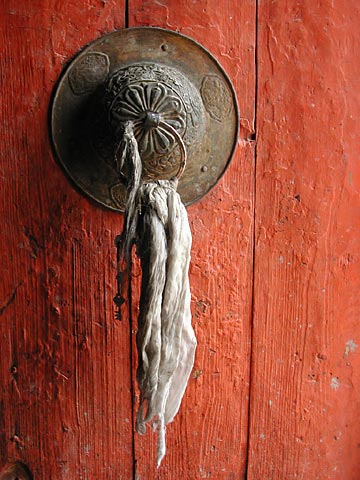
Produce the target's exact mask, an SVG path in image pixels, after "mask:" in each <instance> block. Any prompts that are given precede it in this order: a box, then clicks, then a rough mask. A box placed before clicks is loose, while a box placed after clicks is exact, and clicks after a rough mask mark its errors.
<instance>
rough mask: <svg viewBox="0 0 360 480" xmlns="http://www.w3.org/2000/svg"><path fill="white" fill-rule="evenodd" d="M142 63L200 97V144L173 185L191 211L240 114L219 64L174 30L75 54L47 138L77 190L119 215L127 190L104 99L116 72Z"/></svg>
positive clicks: (125, 33)
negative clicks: (173, 74) (171, 74)
mask: <svg viewBox="0 0 360 480" xmlns="http://www.w3.org/2000/svg"><path fill="white" fill-rule="evenodd" d="M141 63H148V64H149V63H150V64H151V63H154V64H156V65H163V66H165V67H168V68H169V69H175V70H176V71H178V72H179V73H180V74H181V76H185V77H186V78H187V79H188V81H189V82H190V83H191V85H193V86H194V88H195V89H196V90H197V92H198V94H199V95H198V97H199V98H200V99H201V102H202V105H201V118H202V124H201V125H200V126H199V128H200V129H201V131H203V134H202V135H201V141H197V142H194V144H193V145H191V144H189V145H187V149H188V160H187V165H186V169H185V171H184V173H183V175H182V177H181V179H180V182H179V187H178V191H179V193H180V195H181V198H182V201H183V202H184V203H185V204H186V205H189V204H191V203H193V202H195V201H197V200H199V199H200V198H201V197H202V196H203V195H205V194H206V193H207V192H208V191H209V190H210V189H211V188H212V187H213V186H214V185H215V184H216V183H217V182H218V180H219V179H220V177H221V176H222V175H223V173H224V171H225V170H226V168H227V166H228V164H229V162H230V160H231V157H232V154H233V152H234V149H235V146H236V142H237V134H238V110H237V103H236V97H235V93H234V90H233V87H232V85H231V82H230V80H229V79H228V77H227V75H226V74H225V72H224V71H223V69H222V68H221V66H220V65H219V63H218V62H217V61H216V60H215V58H214V57H213V56H212V55H211V54H210V53H209V52H208V51H207V50H205V49H204V48H203V47H202V46H201V45H199V44H198V43H196V42H195V41H194V40H191V39H190V38H188V37H185V36H183V35H180V34H178V33H176V32H173V31H169V30H163V29H160V28H152V27H141V28H129V29H124V30H118V31H116V32H113V33H111V34H109V35H105V36H103V37H101V38H99V39H97V40H95V41H94V42H92V43H91V44H90V45H88V46H87V47H86V48H85V49H84V50H83V51H82V52H81V53H80V54H79V55H77V56H76V58H75V59H74V60H73V61H72V62H71V63H70V65H69V66H68V68H67V69H66V71H65V72H64V74H63V76H62V78H61V80H60V82H59V83H58V85H57V88H56V91H55V95H54V100H53V105H52V112H51V134H52V141H53V145H54V149H55V152H56V155H57V157H58V159H59V161H60V163H61V164H62V166H63V167H64V169H65V170H66V172H67V173H68V175H69V176H70V177H71V179H72V180H73V181H74V182H75V184H76V185H77V186H78V187H79V188H80V189H81V190H82V191H83V192H85V193H86V194H87V195H89V196H90V197H91V198H93V199H94V200H96V201H98V202H100V203H101V204H102V205H105V206H106V207H108V208H111V209H113V210H119V211H123V209H124V208H123V207H124V202H125V199H126V189H125V187H124V185H123V184H122V183H121V182H120V180H119V177H118V174H117V173H116V171H115V168H114V163H113V159H114V144H113V143H112V141H111V134H110V133H109V125H108V124H107V112H105V111H104V106H103V103H104V102H103V97H104V90H105V86H106V84H107V82H108V79H109V78H110V77H111V75H112V74H113V73H114V72H115V71H116V70H119V69H121V68H125V67H129V66H131V65H136V64H141ZM196 108H197V109H199V108H198V107H196V105H195V109H196ZM198 113H199V112H195V115H194V116H193V117H192V116H191V115H190V117H189V119H188V121H190V122H191V121H192V118H196V116H197V115H198ZM196 129H197V127H196V125H195V127H194V125H190V124H189V125H188V127H187V130H188V132H190V131H191V130H196ZM184 135H185V137H184V138H186V132H185V134H184ZM188 136H189V138H191V135H188Z"/></svg>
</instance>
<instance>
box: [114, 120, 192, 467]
mask: <svg viewBox="0 0 360 480" xmlns="http://www.w3.org/2000/svg"><path fill="white" fill-rule="evenodd" d="M121 151H122V156H121V159H120V161H119V163H118V169H121V168H122V167H123V164H124V162H125V161H126V162H127V164H128V165H129V174H128V179H129V180H128V200H127V203H126V209H125V219H124V229H123V232H122V234H121V236H120V237H118V242H117V243H118V282H119V291H118V295H117V297H115V301H116V303H117V304H118V305H120V304H121V303H122V302H123V301H124V300H123V297H124V291H125V290H126V287H125V286H126V283H127V281H128V278H129V275H130V273H131V251H132V247H133V245H134V244H136V251H137V255H138V256H139V258H140V261H141V268H142V286H141V297H140V313H139V318H138V332H137V338H136V340H137V349H138V369H137V381H138V385H139V389H140V405H139V410H138V413H137V419H136V429H137V432H138V433H141V434H143V433H145V430H146V423H147V422H151V421H153V426H154V427H155V428H156V429H157V431H158V453H157V465H158V466H159V465H160V463H161V460H162V459H163V457H164V455H165V451H166V447H165V426H166V425H167V424H168V423H170V422H171V421H172V420H173V419H174V416H175V415H176V413H177V412H178V410H179V407H180V403H181V400H182V397H183V394H184V391H185V388H186V385H187V381H188V378H189V375H190V373H191V370H192V367H193V364H194V354H195V348H196V339H195V334H194V331H193V328H192V326H191V311H190V301H191V295H190V286H189V278H188V270H189V262H190V250H191V232H190V227H189V222H188V217H187V213H186V209H185V206H184V205H183V203H182V201H181V198H180V195H179V194H178V193H177V191H176V188H177V184H178V179H177V178H173V179H171V180H155V181H151V182H146V183H142V182H141V159H140V155H139V152H138V147H137V142H136V139H135V136H134V133H133V126H132V124H131V122H127V124H126V125H125V131H124V135H123V141H122V144H121Z"/></svg>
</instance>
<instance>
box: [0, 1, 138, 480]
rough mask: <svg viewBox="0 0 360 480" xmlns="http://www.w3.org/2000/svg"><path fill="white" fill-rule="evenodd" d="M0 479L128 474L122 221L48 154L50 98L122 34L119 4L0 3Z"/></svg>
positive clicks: (128, 406)
mask: <svg viewBox="0 0 360 480" xmlns="http://www.w3.org/2000/svg"><path fill="white" fill-rule="evenodd" d="M1 23H2V28H1V31H0V35H1V37H0V42H1V45H2V48H1V65H2V68H1V72H0V74H1V83H2V107H1V125H2V130H1V147H0V155H1V184H0V190H1V198H2V203H1V214H2V228H1V245H2V248H1V265H2V282H1V293H0V349H1V355H0V378H1V382H0V419H1V420H0V422H1V423H0V431H1V434H0V470H1V468H2V466H3V465H4V464H5V463H6V462H7V461H10V460H14V459H21V460H23V461H24V462H25V463H26V464H27V465H28V466H29V468H30V469H31V471H32V473H33V474H34V477H35V478H36V479H39V480H40V479H43V480H49V479H53V480H58V479H65V478H66V479H69V478H74V479H75V478H76V479H81V478H82V479H95V478H96V479H105V478H106V479H114V480H115V479H116V480H118V479H119V478H123V479H129V478H132V472H133V462H132V425H131V396H130V385H131V384H130V365H129V328H128V324H127V323H126V322H124V323H122V324H120V323H118V322H115V321H114V318H113V315H112V310H113V308H112V296H113V289H114V283H115V282H114V280H115V279H114V268H115V266H114V257H115V249H114V247H113V237H114V235H115V234H116V233H117V231H118V229H119V228H120V226H121V225H120V223H121V217H120V216H119V215H116V214H114V213H111V212H105V211H104V210H102V209H99V208H98V207H97V206H95V205H94V204H92V203H91V202H89V201H88V200H87V199H85V198H84V197H83V196H82V195H81V194H79V193H78V192H76V191H75V190H74V189H73V187H72V186H71V184H70V183H69V182H68V180H67V179H66V177H65V175H64V173H63V172H62V171H61V169H60V167H59V166H58V165H57V164H56V162H55V161H54V160H53V158H52V154H51V150H50V146H49V140H48V138H47V111H48V106H49V101H50V95H51V91H52V88H53V85H54V83H55V81H56V80H57V78H58V76H59V74H60V72H61V69H62V67H63V66H64V64H65V63H66V62H67V61H68V60H69V59H70V58H71V56H72V55H74V54H75V53H76V52H77V51H78V49H79V48H80V47H82V46H83V45H84V44H85V43H87V42H89V41H91V40H93V39H94V38H96V37H98V36H99V35H101V34H102V33H105V32H107V31H109V30H112V29H114V28H119V27H122V26H124V23H125V18H124V2H123V1H108V2H100V1H99V2H98V1H96V2H94V1H92V0H91V1H90V0H89V1H77V2H70V3H67V2H58V1H46V2H45V1H32V2H16V1H7V2H3V4H2V6H1Z"/></svg>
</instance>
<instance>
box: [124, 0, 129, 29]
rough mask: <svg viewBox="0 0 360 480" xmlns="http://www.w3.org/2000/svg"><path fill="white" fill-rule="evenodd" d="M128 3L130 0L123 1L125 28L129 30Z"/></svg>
mask: <svg viewBox="0 0 360 480" xmlns="http://www.w3.org/2000/svg"><path fill="white" fill-rule="evenodd" d="M129 2H130V0H125V12H124V13H125V28H129Z"/></svg>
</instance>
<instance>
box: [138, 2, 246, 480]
mask: <svg viewBox="0 0 360 480" xmlns="http://www.w3.org/2000/svg"><path fill="white" fill-rule="evenodd" d="M129 24H130V26H141V25H143V26H149V25H151V26H160V27H164V28H169V29H172V30H177V31H179V32H181V33H183V34H185V35H188V36H190V37H192V38H194V39H195V40H197V41H199V42H200V43H202V44H203V45H204V46H205V47H206V48H207V49H208V50H210V51H211V52H212V53H213V54H214V55H215V56H216V57H217V58H218V60H219V61H220V63H221V64H222V65H223V67H224V68H225V70H226V71H227V72H228V74H229V76H230V78H231V80H232V81H233V83H234V86H235V88H236V91H237V94H238V99H239V104H240V110H241V117H242V125H243V128H242V131H241V135H240V139H239V147H238V149H237V153H236V156H235V158H234V159H233V162H232V165H231V167H230V168H229V170H228V172H227V173H226V175H225V177H224V178H223V179H222V180H221V182H220V183H219V185H218V186H217V187H216V188H215V189H214V190H213V191H212V192H211V193H210V194H209V195H208V196H206V197H205V198H204V199H203V200H202V201H201V202H200V203H198V204H196V205H192V206H191V207H189V209H188V213H189V217H190V222H191V228H192V233H193V248H192V264H191V272H190V282H191V285H192V297H193V302H192V308H193V325H194V328H195V330H196V335H197V338H198V349H197V354H196V362H195V368H194V372H193V375H192V377H191V378H190V381H189V385H188V387H187V391H186V393H185V397H184V400H183V403H182V406H181V409H180V413H179V414H178V416H177V417H176V418H175V420H174V422H173V423H172V424H171V425H169V427H168V429H167V455H166V457H165V459H164V460H163V463H162V465H161V467H160V469H159V470H156V469H155V463H156V441H155V438H156V437H155V436H154V435H153V434H152V433H151V432H150V431H148V432H147V434H146V435H145V437H140V436H138V435H136V436H135V446H136V448H135V450H136V452H135V458H136V461H137V465H136V472H137V478H138V480H140V479H141V480H145V479H149V478H152V479H169V478H181V479H184V480H185V479H188V480H195V479H201V478H216V479H219V480H220V479H231V478H233V479H240V478H243V477H244V473H245V463H246V449H247V428H248V423H247V419H248V388H249V387H248V385H249V347H250V345H249V343H250V321H251V292H252V227H253V195H254V190H253V188H254V185H253V179H254V166H253V165H254V164H253V158H254V157H253V155H254V147H253V142H251V141H249V139H250V135H251V133H252V129H253V122H254V99H255V63H254V43H255V5H254V2H251V1H245V2H242V3H241V7H239V5H238V2H236V1H234V0H226V1H223V2H221V6H219V2H216V1H215V0H209V1H206V2H188V1H185V0H167V1H162V2H158V1H153V0H150V1H149V0H146V1H143V0H141V1H140V0H130V2H129Z"/></svg>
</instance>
